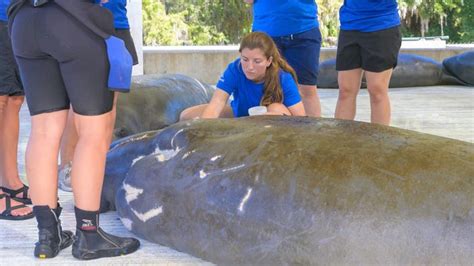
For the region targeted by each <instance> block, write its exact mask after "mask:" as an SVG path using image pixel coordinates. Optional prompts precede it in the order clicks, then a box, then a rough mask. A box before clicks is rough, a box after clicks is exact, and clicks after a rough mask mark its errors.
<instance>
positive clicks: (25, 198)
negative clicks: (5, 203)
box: [0, 184, 31, 204]
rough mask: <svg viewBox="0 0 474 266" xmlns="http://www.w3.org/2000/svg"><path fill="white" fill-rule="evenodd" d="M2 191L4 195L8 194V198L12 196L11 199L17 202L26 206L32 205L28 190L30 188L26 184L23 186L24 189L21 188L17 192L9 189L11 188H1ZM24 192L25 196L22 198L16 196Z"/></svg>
mask: <svg viewBox="0 0 474 266" xmlns="http://www.w3.org/2000/svg"><path fill="white" fill-rule="evenodd" d="M0 189H1V190H2V191H3V192H4V193H6V194H8V196H10V198H12V199H14V200H16V201H19V202H21V203H24V204H31V199H30V198H28V189H29V187H28V186H27V185H25V184H23V187H22V188H19V189H17V190H13V189H9V188H6V187H0ZM22 192H23V196H22V197H21V198H19V197H17V196H16V195H18V194H20V193H22Z"/></svg>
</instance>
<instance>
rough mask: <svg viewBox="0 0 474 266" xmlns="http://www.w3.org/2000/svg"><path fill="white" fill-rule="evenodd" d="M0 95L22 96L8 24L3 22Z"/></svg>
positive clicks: (0, 25) (0, 34)
mask: <svg viewBox="0 0 474 266" xmlns="http://www.w3.org/2000/svg"><path fill="white" fill-rule="evenodd" d="M0 95H8V96H21V95H24V92H23V86H22V84H21V80H20V73H19V70H18V66H17V64H16V62H15V58H14V56H13V50H12V46H11V40H10V37H9V36H8V24H7V23H6V22H3V21H0Z"/></svg>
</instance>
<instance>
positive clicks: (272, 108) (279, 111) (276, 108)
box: [266, 103, 291, 116]
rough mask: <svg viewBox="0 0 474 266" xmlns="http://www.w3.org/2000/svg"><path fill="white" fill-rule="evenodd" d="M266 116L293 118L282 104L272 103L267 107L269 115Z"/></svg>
mask: <svg viewBox="0 0 474 266" xmlns="http://www.w3.org/2000/svg"><path fill="white" fill-rule="evenodd" d="M266 115H288V116H291V112H290V110H288V108H287V107H286V106H285V105H283V104H281V103H272V104H270V105H269V106H267V113H266Z"/></svg>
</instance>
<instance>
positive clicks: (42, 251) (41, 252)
mask: <svg viewBox="0 0 474 266" xmlns="http://www.w3.org/2000/svg"><path fill="white" fill-rule="evenodd" d="M73 242H74V240H73V238H72V232H71V237H70V238H69V239H68V240H67V241H66V242H64V243H62V245H61V246H60V247H59V249H57V250H52V249H51V247H50V246H48V245H38V246H36V247H35V254H34V255H35V257H37V258H39V259H50V258H54V257H56V256H57V255H58V254H59V251H61V250H63V249H65V248H67V247H69V246H71V245H72V243H73Z"/></svg>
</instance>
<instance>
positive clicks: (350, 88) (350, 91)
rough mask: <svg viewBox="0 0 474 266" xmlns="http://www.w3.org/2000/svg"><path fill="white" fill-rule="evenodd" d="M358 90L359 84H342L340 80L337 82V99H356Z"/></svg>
mask: <svg viewBox="0 0 474 266" xmlns="http://www.w3.org/2000/svg"><path fill="white" fill-rule="evenodd" d="M359 89H360V84H357V83H348V82H342V81H341V80H339V99H342V100H346V99H353V98H355V97H357V93H358V92H359Z"/></svg>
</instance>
